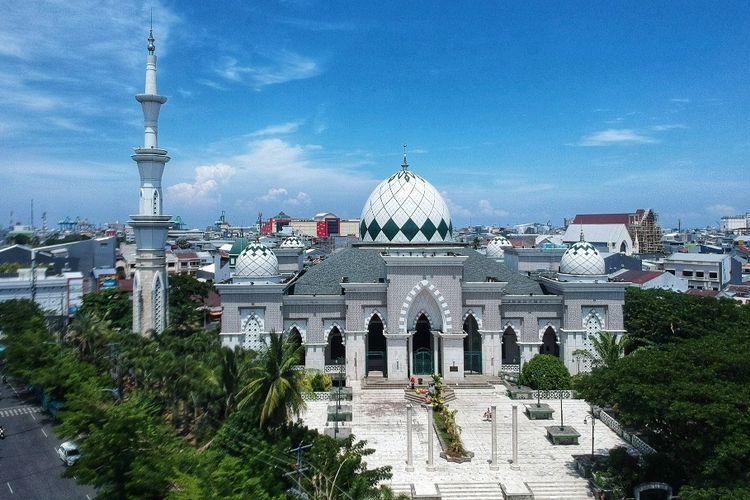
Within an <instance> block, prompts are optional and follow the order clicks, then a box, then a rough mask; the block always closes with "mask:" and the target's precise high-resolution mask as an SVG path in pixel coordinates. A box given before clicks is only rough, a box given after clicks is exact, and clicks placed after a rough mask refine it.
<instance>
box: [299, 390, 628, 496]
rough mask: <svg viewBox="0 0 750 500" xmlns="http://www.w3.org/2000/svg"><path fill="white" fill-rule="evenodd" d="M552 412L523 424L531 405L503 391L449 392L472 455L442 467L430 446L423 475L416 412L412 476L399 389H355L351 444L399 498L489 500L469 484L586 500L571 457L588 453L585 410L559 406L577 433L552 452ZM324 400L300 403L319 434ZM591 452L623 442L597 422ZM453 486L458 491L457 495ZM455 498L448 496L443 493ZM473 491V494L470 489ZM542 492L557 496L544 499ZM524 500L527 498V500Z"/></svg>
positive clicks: (423, 441)
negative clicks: (387, 478) (494, 420)
mask: <svg viewBox="0 0 750 500" xmlns="http://www.w3.org/2000/svg"><path fill="white" fill-rule="evenodd" d="M543 402H546V403H547V404H549V405H550V406H551V407H552V408H553V409H554V410H555V413H554V415H553V420H529V419H528V418H527V417H526V415H525V414H523V410H524V405H525V404H532V401H518V400H511V399H509V398H508V397H507V395H506V393H505V388H504V387H502V386H496V387H495V388H494V389H490V388H488V389H465V390H458V391H456V400H455V401H452V402H451V403H449V406H450V408H451V409H454V410H458V413H457V416H456V419H457V422H458V424H459V425H460V426H461V428H462V433H461V436H462V440H463V442H464V445H465V447H466V449H467V450H469V451H472V452H474V459H473V460H472V461H471V462H468V463H463V464H457V463H449V462H447V461H446V460H444V459H442V458H440V457H439V452H440V445H439V443H438V442H437V437H435V438H434V445H435V470H433V471H428V470H427V453H428V444H427V439H428V433H427V410H426V409H424V408H422V407H419V406H415V407H414V412H413V413H414V419H413V425H412V429H413V432H414V434H413V444H414V471H413V472H407V470H406V454H407V439H406V405H407V402H406V400H405V398H404V391H403V390H392V389H383V390H361V389H359V388H358V387H355V388H354V396H353V411H352V422H351V425H352V429H353V433H354V435H355V437H356V438H357V439H364V440H366V441H367V443H368V446H369V447H371V448H374V449H375V453H374V454H373V455H371V456H369V457H368V458H367V462H368V465H369V466H370V467H378V466H383V465H390V466H391V467H392V470H393V478H392V480H391V481H392V485H393V487H394V489H396V490H398V491H409V489H410V488H411V490H412V492H416V493H417V494H425V495H429V494H435V493H436V490H437V491H438V492H442V498H444V499H445V498H475V497H476V498H494V497H493V496H492V493H491V490H485V492H484V493H478V494H477V496H474V495H472V494H471V491H470V490H471V485H472V484H475V485H484V486H483V487H490V488H491V487H494V488H495V490H494V491H496V494H497V495H498V496H497V498H502V493H501V491H500V489H499V485H502V487H503V489H505V491H506V493H507V494H518V495H521V494H523V493H526V494H528V493H533V494H534V497H533V498H535V499H539V498H586V496H587V493H586V492H587V487H586V485H587V481H586V480H585V479H583V478H581V477H580V476H579V475H578V474H577V473H576V471H575V470H574V465H573V458H572V455H583V454H588V453H591V423H590V422H591V421H590V419H589V421H588V423H587V424H584V418H585V417H586V416H587V414H588V411H589V405H588V404H587V403H586V402H585V401H583V400H580V399H574V400H564V401H563V409H564V418H565V425H570V426H573V427H575V429H576V430H577V431H578V432H579V433H580V434H581V437H580V439H579V444H578V445H566V446H554V445H552V444H551V443H550V442H549V441H548V440H547V437H546V431H545V427H546V426H549V425H554V424H559V423H560V401H559V400H543ZM328 404H330V403H329V402H327V401H313V402H308V403H307V411H306V413H305V414H304V421H305V423H306V424H307V425H308V426H310V427H313V428H316V429H318V430H319V431H321V432H322V430H323V429H324V428H325V426H326V407H327V405H328ZM493 404H494V405H496V406H497V416H498V428H497V433H498V438H497V439H498V464H499V468H498V470H496V471H493V470H490V464H489V462H490V458H491V453H492V450H491V442H492V441H491V439H492V438H491V423H490V422H488V421H483V419H482V415H483V413H484V412H485V411H486V410H487V408H488V407H489V406H491V405H493ZM513 404H517V405H518V429H519V431H518V442H519V451H518V459H519V460H518V466H519V468H518V470H513V469H512V468H511V458H512V449H511V439H512V436H511V434H512V429H511V418H512V417H511V412H512V405H513ZM594 442H595V450H596V451H597V453H605V452H606V451H607V450H608V449H611V448H614V447H616V446H624V445H625V443H624V442H623V441H622V439H620V438H619V437H618V436H617V435H616V434H615V433H614V432H612V431H611V430H610V429H609V428H608V427H607V426H605V425H604V424H603V423H602V422H601V421H599V420H597V421H596V426H595V439H594ZM456 485H461V486H460V487H459V488H456ZM451 487H452V488H453V489H456V490H457V491H455V492H453V490H451V493H448V490H449V489H450V488H451ZM475 489H476V488H475ZM547 491H554V492H556V493H554V494H552V493H550V494H546V492H547ZM528 498H531V497H528Z"/></svg>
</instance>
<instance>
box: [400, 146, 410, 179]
mask: <svg viewBox="0 0 750 500" xmlns="http://www.w3.org/2000/svg"><path fill="white" fill-rule="evenodd" d="M403 146H404V163H402V164H401V168H402V169H403V170H404V172H406V171H407V170H409V162H408V161H406V144H404V145H403Z"/></svg>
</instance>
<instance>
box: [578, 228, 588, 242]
mask: <svg viewBox="0 0 750 500" xmlns="http://www.w3.org/2000/svg"><path fill="white" fill-rule="evenodd" d="M578 241H586V240H585V239H584V237H583V224H581V238H580V239H579V240H578Z"/></svg>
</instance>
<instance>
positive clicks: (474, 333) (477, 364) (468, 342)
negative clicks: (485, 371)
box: [464, 314, 482, 373]
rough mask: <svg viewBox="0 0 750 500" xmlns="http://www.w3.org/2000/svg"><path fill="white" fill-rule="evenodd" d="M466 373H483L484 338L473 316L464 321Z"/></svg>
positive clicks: (470, 315)
mask: <svg viewBox="0 0 750 500" xmlns="http://www.w3.org/2000/svg"><path fill="white" fill-rule="evenodd" d="M464 333H465V334H466V337H464V372H471V373H482V336H481V335H480V334H479V325H478V324H477V320H476V318H474V315H473V314H469V315H468V316H467V317H466V320H465V321H464Z"/></svg>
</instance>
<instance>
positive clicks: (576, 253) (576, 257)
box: [560, 241, 606, 275]
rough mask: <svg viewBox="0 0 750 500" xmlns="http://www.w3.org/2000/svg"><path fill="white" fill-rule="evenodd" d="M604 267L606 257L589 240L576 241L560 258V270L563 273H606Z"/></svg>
mask: <svg viewBox="0 0 750 500" xmlns="http://www.w3.org/2000/svg"><path fill="white" fill-rule="evenodd" d="M604 267H605V266H604V258H603V257H602V256H601V254H600V253H599V250H597V249H596V248H594V245H592V244H591V243H589V242H587V241H579V242H577V243H575V244H574V245H573V246H572V247H570V248H568V249H567V250H566V251H565V253H564V254H563V256H562V259H561V260H560V272H561V273H563V274H577V275H599V274H606V273H605V269H604Z"/></svg>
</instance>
